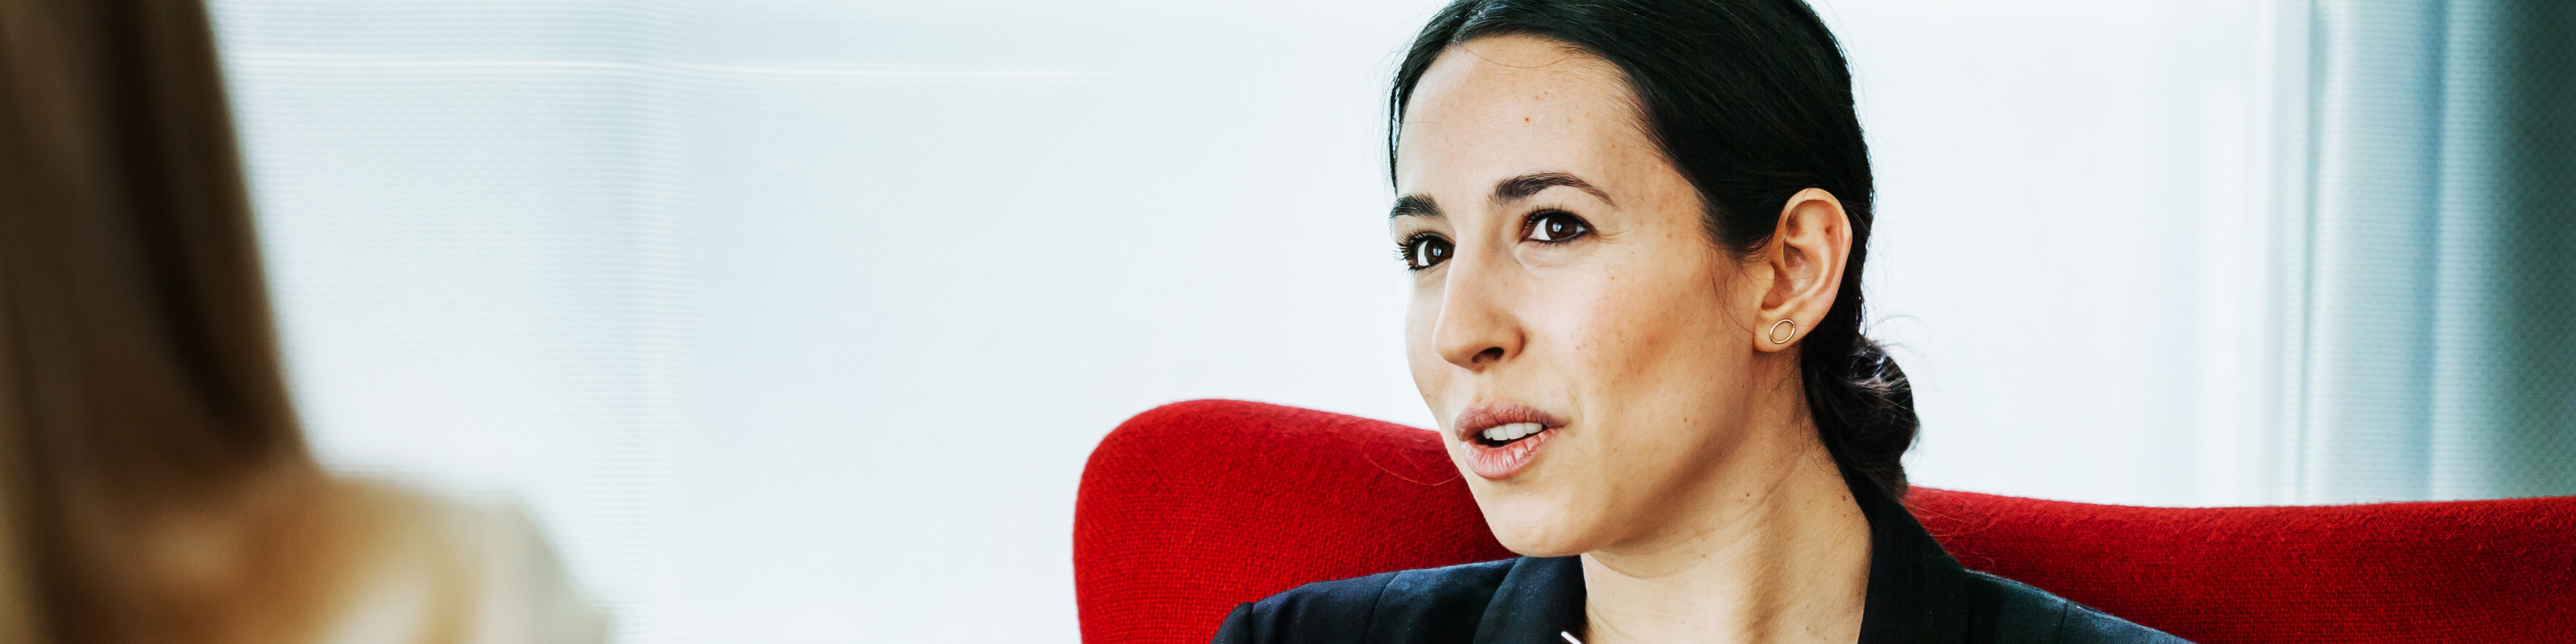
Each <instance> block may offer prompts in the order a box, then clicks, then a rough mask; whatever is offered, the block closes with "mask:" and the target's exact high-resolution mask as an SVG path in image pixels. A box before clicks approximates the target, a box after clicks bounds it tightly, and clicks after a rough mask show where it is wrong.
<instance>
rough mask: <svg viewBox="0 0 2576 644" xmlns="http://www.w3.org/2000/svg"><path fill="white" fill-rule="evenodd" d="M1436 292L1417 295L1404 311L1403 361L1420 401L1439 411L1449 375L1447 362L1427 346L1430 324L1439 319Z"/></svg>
mask: <svg viewBox="0 0 2576 644" xmlns="http://www.w3.org/2000/svg"><path fill="white" fill-rule="evenodd" d="M1438 301H1439V300H1438V297H1437V295H1436V294H1431V293H1423V294H1417V295H1415V296H1414V298H1413V303H1412V304H1411V305H1409V306H1407V307H1406V308H1405V313H1404V361H1405V364H1406V366H1408V367H1410V368H1411V369H1412V371H1413V385H1414V388H1415V389H1418V390H1421V392H1422V401H1423V402H1424V403H1427V404H1429V405H1431V408H1432V410H1433V411H1435V412H1436V411H1439V410H1440V400H1439V392H1440V391H1441V390H1443V389H1445V386H1446V384H1447V382H1448V378H1449V370H1448V369H1446V368H1445V367H1447V366H1448V365H1449V363H1448V361H1446V360H1442V359H1441V358H1440V355H1439V354H1438V352H1437V350H1436V349H1435V348H1434V347H1432V346H1431V338H1432V326H1433V325H1435V324H1438V323H1439V321H1440V308H1439V306H1438V305H1437V304H1434V303H1435V302H1438Z"/></svg>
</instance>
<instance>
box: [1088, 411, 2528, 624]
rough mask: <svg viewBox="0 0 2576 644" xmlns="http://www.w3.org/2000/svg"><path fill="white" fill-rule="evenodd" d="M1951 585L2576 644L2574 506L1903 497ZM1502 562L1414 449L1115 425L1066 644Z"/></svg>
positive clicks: (1263, 422)
mask: <svg viewBox="0 0 2576 644" xmlns="http://www.w3.org/2000/svg"><path fill="white" fill-rule="evenodd" d="M1908 505H1910V506H1912V508H1913V510H1914V514H1915V516H1917V517H1919V518H1921V519H1922V520H1923V524H1924V526H1925V527H1926V528H1929V529H1930V530H1931V532H1932V534H1933V535H1935V536H1937V537H1939V538H1940V539H1941V542H1942V544H1943V545H1945V546H1948V548H1949V549H1950V552H1951V553H1953V554H1955V555H1957V556H1958V558H1959V560H1960V561H1961V562H1962V563H1965V564H1967V566H1968V567H1969V568H1973V569H1979V570H1985V571H1988V572H1992V573H1995V574H1999V575H2003V576H2005V577H2010V578H2013V579H2017V580H2021V581H2022V582H2025V583H2029V584H2032V585H2035V586H2039V587H2040V588H2044V589H2047V590H2049V591H2051V592H2055V593H2057V594H2059V595H2061V596H2064V597H2066V598H2068V599H2072V600H2075V601H2078V602H2083V603H2085V604H2089V605H2092V606H2094V607H2096V608H2100V609H2102V610H2104V611H2107V612H2110V613H2111V614H2114V615H2118V616H2121V617H2125V618H2128V619H2130V620H2132V621H2136V622H2138V623H2141V624H2145V625H2148V626H2152V627H2155V628H2157V629H2161V630H2164V631H2166V632H2169V633H2173V634H2175V635H2180V636H2182V637H2184V638H2188V639H2191V640H2193V641H2196V642H2202V643H2204V644H2242V643H2254V642H2468V641H2477V642H2576V497H2560V498H2542V499H2517V500H2510V501H2459V502H2438V503H2380V504H2368V505H2336V506H2296V507H2254V508H2143V507H2128V506H2115V505H2094V504H2087V503H2068V502H2062V501H2041V500H2036V499H2024V498H2016V497H2008V496H1994V495H1987V494H1974V493H1968V492H1951V491H1944V490H1934V489H1925V488H1916V489H1915V490H1914V493H1913V495H1912V497H1911V498H1910V499H1908ZM1510 556H1512V553H1511V552H1509V551H1506V550H1504V549H1503V548H1502V546H1501V545H1500V544H1498V543H1495V542H1494V539H1493V536H1492V535H1491V534H1489V533H1487V532H1486V530H1485V523H1484V519H1483V517H1481V516H1480V515H1478V514H1477V511H1476V505H1475V503H1474V501H1473V500H1472V499H1470V498H1469V496H1468V493H1467V487H1466V485H1465V483H1464V482H1462V481H1460V480H1459V475H1458V471H1457V469H1456V468H1454V467H1452V466H1451V465H1450V464H1449V461H1448V459H1447V458H1446V456H1445V455H1444V454H1443V453H1442V451H1441V448H1440V441H1439V438H1438V437H1437V436H1434V435H1433V434H1432V433H1430V432H1426V431H1421V430H1418V429H1414V428H1410V427H1404V426H1400V425H1394V424H1389V423H1383V422H1378V421H1373V420H1367V419H1361V418H1354V417H1350V416H1342V415H1337V414H1328V413H1324V412H1318V411H1312V410H1305V409H1297V408H1293V407H1280V406H1275V405H1264V404H1259V403H1247V402H1235V401H1222V400H1202V401H1194V402H1185V403H1179V404H1174V405H1168V406H1165V407H1162V408H1159V409H1155V410H1152V411H1148V412H1145V413H1143V414H1139V415H1137V416H1136V417H1135V418H1134V419H1132V420H1129V421H1127V423H1126V424H1125V425H1122V426H1120V427H1119V428H1118V430H1117V431H1114V432H1111V433H1110V434H1109V437H1108V438H1106V439H1103V440H1102V441H1101V442H1100V447H1099V449H1097V450H1095V451H1093V452H1092V454H1091V463H1090V465H1089V466H1088V467H1087V468H1086V469H1085V470H1084V471H1083V475H1082V491H1081V494H1080V498H1079V500H1078V501H1076V505H1075V509H1074V528H1073V567H1074V579H1075V588H1076V594H1077V595H1078V596H1079V598H1080V601H1081V609H1082V634H1083V640H1084V641H1086V642H1088V643H1089V644H1182V643H1189V644H1199V643H1202V642H1206V641H1207V640H1208V637H1209V636H1210V635H1212V634H1213V633H1214V632H1215V630H1216V624H1217V621H1218V620H1219V619H1222V618H1223V617H1224V616H1225V613H1226V611H1228V610H1231V609H1232V608H1233V607H1234V605H1235V604H1236V603H1237V602H1244V601H1251V600H1254V599H1259V598H1261V597H1265V596H1268V595H1270V594H1272V593H1276V592H1279V591H1281V590H1286V589H1288V588H1291V587H1294V586H1297V585H1299V584H1304V583H1307V582H1313V581H1322V580H1328V579H1341V578H1347V577H1356V576H1361V575H1367V574H1373V573H1379V572H1385V571H1389V570H1399V569H1404V568H1419V567H1426V566H1441V565H1448V564H1455V563H1465V562H1471V561H1484V560H1491V559H1500V558H1505V557H1510Z"/></svg>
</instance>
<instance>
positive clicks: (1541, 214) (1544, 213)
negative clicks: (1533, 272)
mask: <svg viewBox="0 0 2576 644" xmlns="http://www.w3.org/2000/svg"><path fill="white" fill-rule="evenodd" d="M1558 217H1563V218H1565V219H1566V220H1568V221H1570V222H1572V223H1573V225H1572V226H1570V228H1571V229H1573V232H1572V233H1569V234H1567V235H1566V236H1564V237H1562V238H1559V239H1532V238H1531V235H1532V234H1533V233H1537V232H1538V226H1539V222H1541V221H1545V220H1548V219H1554V218H1558ZM1590 234H1592V222H1589V221H1584V220H1583V218H1582V217H1578V216H1575V214H1574V213H1570V212H1566V211H1563V210H1556V209H1552V208H1551V209H1548V210H1541V211H1538V212H1533V213H1530V214H1529V217H1527V218H1524V219H1522V220H1521V239H1528V240H1530V241H1534V242H1538V243H1541V244H1548V245H1556V244H1562V243H1566V242H1570V241H1574V240H1577V239H1582V238H1583V237H1584V236H1585V235H1590Z"/></svg>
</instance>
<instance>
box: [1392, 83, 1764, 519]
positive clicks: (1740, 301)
mask: <svg viewBox="0 0 2576 644" xmlns="http://www.w3.org/2000/svg"><path fill="white" fill-rule="evenodd" d="M1402 127H1403V130H1402V139H1401V143H1400V145H1399V147H1398V148H1397V154H1396V175H1397V178H1396V183H1397V189H1398V192H1399V193H1400V194H1401V195H1402V196H1401V197H1400V198H1399V199H1398V200H1397V205H1396V208H1395V212H1394V214H1393V216H1392V227H1393V230H1394V235H1395V239H1396V240H1397V242H1398V245H1399V248H1400V249H1401V251H1402V252H1403V254H1404V257H1405V261H1406V267H1407V268H1409V269H1413V272H1412V278H1413V280H1414V291H1413V303H1412V306H1411V309H1410V311H1409V312H1408V316H1407V320H1406V323H1405V351H1406V355H1407V358H1408V360H1409V362H1410V364H1411V366H1412V370H1413V379H1414V383H1415V384H1416V385H1417V386H1419V387H1420V388H1421V390H1422V398H1423V400H1424V401H1425V402H1427V403H1429V404H1430V407H1431V410H1432V413H1433V414H1435V415H1437V416H1438V417H1439V420H1440V422H1441V425H1442V428H1441V429H1442V430H1443V434H1444V435H1445V436H1446V441H1447V445H1448V448H1449V454H1450V457H1451V459H1452V460H1455V461H1456V462H1457V463H1458V466H1459V467H1460V469H1462V470H1463V471H1465V472H1466V475H1465V478H1466V480H1467V482H1468V485H1469V487H1470V488H1471V489H1472V490H1474V492H1475V496H1476V501H1477V503H1478V504H1479V505H1480V506H1482V507H1483V509H1484V512H1485V518H1486V520H1487V521H1488V522H1489V523H1490V524H1491V525H1492V527H1493V529H1494V533H1495V535H1496V536H1497V537H1499V538H1500V539H1501V540H1502V543H1503V545H1505V546H1507V547H1510V548H1511V549H1513V550H1514V551H1518V552H1521V553H1524V554H1529V555H1539V556H1554V555H1567V554H1575V553H1580V552H1588V551H1592V550H1597V549H1602V548H1605V547H1614V546H1617V545H1620V544H1621V543H1623V542H1627V541H1630V540H1634V539H1644V538H1648V536H1647V535H1645V534H1644V532H1647V531H1652V530H1656V529H1657V525H1656V524H1657V523H1658V522H1659V521H1660V519H1659V517H1672V516H1676V515H1679V514H1682V513H1685V512H1686V510H1685V509H1684V508H1680V507H1676V506H1677V505H1678V504H1684V503H1691V502H1694V499H1699V498H1705V497H1706V495H1707V494H1708V491H1707V489H1706V488H1707V487H1708V482H1709V481H1710V480H1711V479H1712V478H1713V477H1714V474H1713V472H1712V470H1713V469H1715V468H1719V467H1721V466H1722V465H1723V461H1724V460H1725V459H1724V458H1722V457H1723V456H1724V455H1725V454H1727V453H1729V452H1730V451H1731V450H1733V449H1734V448H1736V447H1737V446H1739V445H1740V444H1742V443H1743V442H1744V441H1746V440H1747V434H1748V432H1746V431H1744V430H1742V429H1740V428H1742V427H1745V426H1747V425H1748V423H1749V422H1751V421H1752V420H1753V418H1752V416H1753V415H1754V414H1755V413H1756V410H1755V409H1754V408H1753V407H1754V406H1755V405H1754V403H1755V402H1756V399H1757V398H1760V397H1761V396H1760V395H1757V392H1756V391H1755V390H1756V389H1757V384H1758V383H1759V382H1760V381H1761V380H1762V379H1763V377H1764V376H1765V375H1770V376H1774V382H1777V379H1776V373H1775V372H1773V371H1771V370H1769V369H1768V368H1767V365H1768V364H1770V363H1774V362H1777V360H1775V359H1766V358H1764V356H1772V357H1775V358H1776V357H1777V356H1778V355H1779V354H1770V353H1768V352H1764V351H1759V350H1757V349H1756V346H1755V343H1754V342H1751V341H1750V339H1751V338H1754V337H1756V334H1757V333H1758V330H1756V329H1754V328H1752V327H1754V326H1756V325H1758V324H1759V322H1757V321H1756V320H1755V317H1756V315H1757V314H1758V313H1759V311H1760V308H1761V306H1762V303H1761V302H1760V301H1759V300H1760V298H1761V297H1762V295H1761V289H1760V288H1753V287H1752V286H1754V285H1749V284H1746V283H1744V282H1746V280H1747V278H1746V277H1745V276H1746V275H1747V271H1746V270H1745V269H1744V267H1743V266H1742V265H1740V264H1738V263H1737V262H1736V261H1735V260H1734V259H1732V258H1731V257H1730V256H1728V254H1727V253H1725V252H1724V251H1723V250H1721V249H1720V248H1718V247H1717V246H1716V245H1715V244H1714V243H1713V242H1711V240H1710V238H1709V236H1708V233H1707V232H1705V230H1704V229H1703V227H1702V223H1701V214H1700V213H1701V205H1700V200H1699V196H1698V193H1697V192H1696V191H1695V190H1694V189H1693V188H1692V187H1691V185H1690V183H1689V182H1688V180H1686V179H1684V178H1683V177H1682V175H1681V174H1680V173H1679V172H1678V171H1677V170H1675V169H1674V168H1673V166H1672V164H1671V163H1670V162H1668V161H1666V160H1665V159H1664V157H1663V155H1662V153H1661V152H1660V151H1658V149H1657V148H1656V146H1655V144H1654V142H1653V141H1652V140H1650V139H1649V138H1648V135H1647V133H1646V132H1645V131H1644V130H1643V125H1642V123H1641V121H1640V119H1639V117H1638V113H1637V110H1636V107H1635V101H1634V99H1633V98H1632V96H1631V93H1630V91H1629V90H1628V88H1627V86H1626V84H1625V81H1624V80H1623V77H1622V76H1621V74H1620V73H1619V71H1618V68H1617V67H1615V66H1613V65H1611V64H1610V63H1608V62H1606V61H1603V60H1601V59H1599V58H1597V57H1594V56H1591V55H1589V54H1584V53H1580V52H1576V51H1573V50H1570V49H1568V48H1567V47H1565V46H1563V45H1561V44H1559V43H1557V42H1555V41H1551V40H1544V39H1538V38H1530V37H1519V36H1505V37H1489V38H1481V39H1477V40H1473V41H1470V42H1468V43H1465V44H1462V45H1459V46H1454V47H1451V48H1450V49H1449V51H1448V52H1446V53H1443V54H1441V55H1440V57H1439V58H1438V59H1436V60H1435V61H1434V62H1433V63H1432V65H1431V67H1430V69H1429V71H1428V72H1427V73H1425V74H1424V75H1423V77H1422V80H1421V82H1420V84H1419V85H1417V86H1416V89H1415V91H1414V94H1413V97H1412V102H1411V103H1410V104H1409V106H1408V109H1407V111H1406V114H1405V122H1404V123H1403V126H1402ZM1757 362H1761V363H1763V364H1756V363H1757ZM1791 369H1793V370H1794V366H1792V367H1791ZM1792 382H1794V381H1792ZM1774 388H1775V389H1776V388H1777V385H1774Z"/></svg>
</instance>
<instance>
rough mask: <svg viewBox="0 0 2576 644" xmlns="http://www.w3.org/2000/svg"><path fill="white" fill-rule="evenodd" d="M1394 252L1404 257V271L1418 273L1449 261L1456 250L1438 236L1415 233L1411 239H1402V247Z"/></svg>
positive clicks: (1447, 241)
mask: <svg viewBox="0 0 2576 644" xmlns="http://www.w3.org/2000/svg"><path fill="white" fill-rule="evenodd" d="M1396 252H1397V253H1399V254H1401V255H1403V256H1404V269H1405V270H1411V271H1418V270H1423V269H1427V268H1431V267H1433V266H1438V265H1440V263H1441V262H1445V261H1449V255H1450V254H1452V253H1456V252H1457V248H1456V247H1455V246H1451V245H1450V244H1449V240H1446V239H1441V238H1440V236H1439V235H1434V234H1431V233H1417V234H1415V235H1414V236H1412V237H1406V238H1404V245H1403V246H1401V247H1398V248H1397V249H1396Z"/></svg>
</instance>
